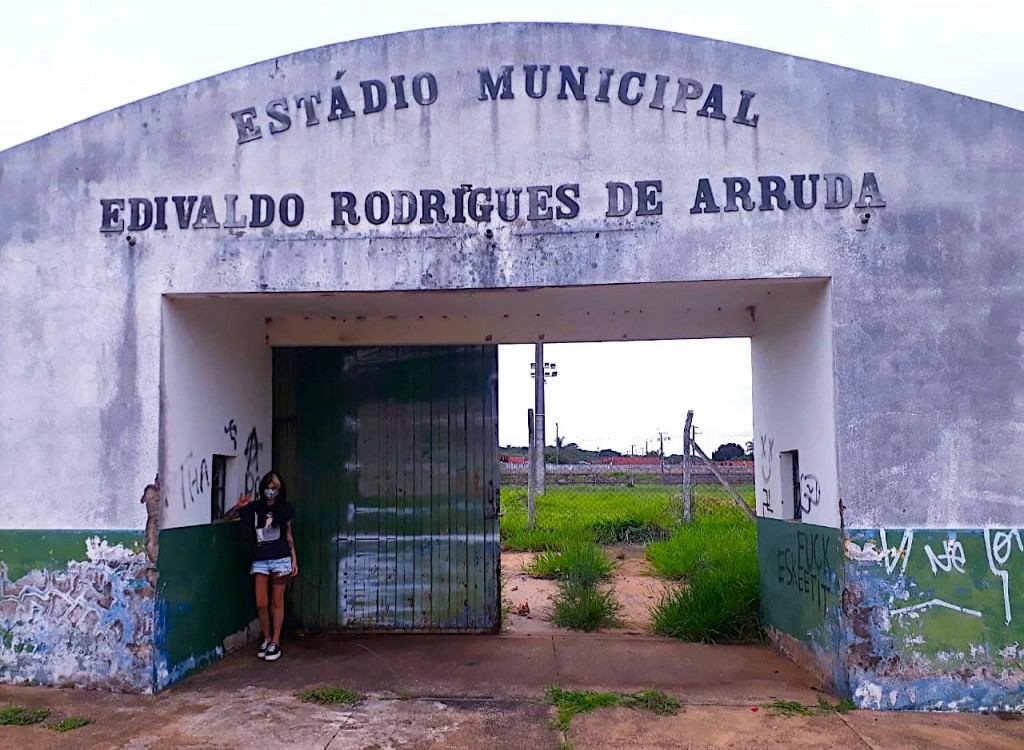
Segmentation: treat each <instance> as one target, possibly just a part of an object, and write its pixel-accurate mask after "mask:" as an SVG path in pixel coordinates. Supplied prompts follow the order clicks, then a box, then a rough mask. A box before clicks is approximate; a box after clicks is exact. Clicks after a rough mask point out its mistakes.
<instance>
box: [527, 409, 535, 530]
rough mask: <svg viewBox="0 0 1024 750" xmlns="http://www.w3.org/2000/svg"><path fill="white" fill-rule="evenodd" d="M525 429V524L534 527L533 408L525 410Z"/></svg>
mask: <svg viewBox="0 0 1024 750" xmlns="http://www.w3.org/2000/svg"><path fill="white" fill-rule="evenodd" d="M526 421H527V429H528V431H529V433H530V443H529V446H530V448H529V451H528V453H527V459H526V461H527V466H526V468H527V471H529V474H528V475H527V478H526V482H527V487H526V525H527V526H529V528H531V529H534V528H536V527H537V502H536V501H537V473H536V471H535V470H534V466H536V464H537V455H536V454H537V440H536V438H535V437H534V434H533V433H534V430H535V429H536V424H535V422H534V418H533V409H527V410H526Z"/></svg>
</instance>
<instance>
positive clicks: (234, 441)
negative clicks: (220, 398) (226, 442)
mask: <svg viewBox="0 0 1024 750" xmlns="http://www.w3.org/2000/svg"><path fill="white" fill-rule="evenodd" d="M224 434H225V435H227V436H228V437H229V438H230V439H231V449H232V450H236V451H237V450H238V425H237V424H235V420H233V419H231V420H229V421H228V423H227V424H226V425H224Z"/></svg>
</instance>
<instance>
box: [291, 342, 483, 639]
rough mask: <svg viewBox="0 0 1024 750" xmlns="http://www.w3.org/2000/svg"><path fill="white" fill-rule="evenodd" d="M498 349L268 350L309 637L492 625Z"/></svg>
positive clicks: (298, 610) (297, 605) (297, 610)
mask: <svg viewBox="0 0 1024 750" xmlns="http://www.w3.org/2000/svg"><path fill="white" fill-rule="evenodd" d="M497 439H498V434H497V347H494V346H456V347H346V348H295V349H275V350H274V454H275V465H277V466H279V467H280V470H281V472H282V473H283V474H284V476H285V479H286V481H288V489H289V495H290V496H291V498H292V500H293V502H294V503H295V504H296V508H297V510H298V519H297V521H296V528H295V536H296V545H297V546H298V552H299V570H300V575H299V576H298V578H296V580H295V582H294V584H293V592H292V599H293V607H294V615H295V617H296V619H297V621H298V622H299V623H300V624H301V625H302V626H303V627H307V628H313V629H320V630H329V629H337V628H357V629H373V630H379V629H396V628H400V629H417V630H436V629H463V630H489V629H493V628H496V627H497V626H498V625H499V624H500V612H501V607H500V590H499V584H498V581H499V566H500V557H499V538H498V507H497V502H498V491H497V490H498V463H497V458H498V457H497V445H498V442H497Z"/></svg>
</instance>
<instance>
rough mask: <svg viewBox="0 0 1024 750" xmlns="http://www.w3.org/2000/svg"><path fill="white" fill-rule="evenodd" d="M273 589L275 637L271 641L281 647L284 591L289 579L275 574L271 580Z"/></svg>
mask: <svg viewBox="0 0 1024 750" xmlns="http://www.w3.org/2000/svg"><path fill="white" fill-rule="evenodd" d="M271 581H272V583H271V585H272V587H273V601H272V604H271V606H272V608H273V610H274V635H273V637H272V638H271V639H270V640H271V641H273V642H274V643H276V644H277V645H279V646H280V645H281V626H282V625H284V589H285V584H287V583H288V579H287V578H284V577H281V576H279V575H277V574H276V573H275V574H274V577H273V578H272V579H271Z"/></svg>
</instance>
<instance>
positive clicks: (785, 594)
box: [757, 518, 846, 686]
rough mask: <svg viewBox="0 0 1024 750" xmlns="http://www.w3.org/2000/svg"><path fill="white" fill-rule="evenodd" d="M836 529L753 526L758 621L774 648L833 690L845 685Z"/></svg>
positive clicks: (767, 522) (774, 523)
mask: <svg viewBox="0 0 1024 750" xmlns="http://www.w3.org/2000/svg"><path fill="white" fill-rule="evenodd" d="M840 533H841V532H840V531H839V529H833V528H829V527H825V526H814V525H812V524H805V523H798V522H791V521H778V520H775V519H771V518H759V519H758V520H757V556H758V568H759V570H760V589H761V615H762V618H763V620H764V624H765V627H766V628H767V629H768V631H769V633H770V634H772V636H773V638H774V640H775V641H776V643H777V644H778V645H779V646H780V647H781V648H783V650H785V651H787V652H788V653H790V655H791V656H793V657H794V658H795V659H797V661H799V662H801V663H802V664H804V665H805V666H806V667H808V668H810V669H812V670H813V671H815V672H817V673H819V674H821V675H822V676H823V677H824V678H825V679H827V680H828V681H829V682H831V683H832V685H833V686H841V685H844V684H845V681H846V677H845V668H844V665H843V662H842V660H841V659H840V655H839V650H840V649H839V646H840V643H841V642H842V640H843V630H842V592H843V572H844V565H843V562H844V561H843V548H842V544H841V536H840Z"/></svg>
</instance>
